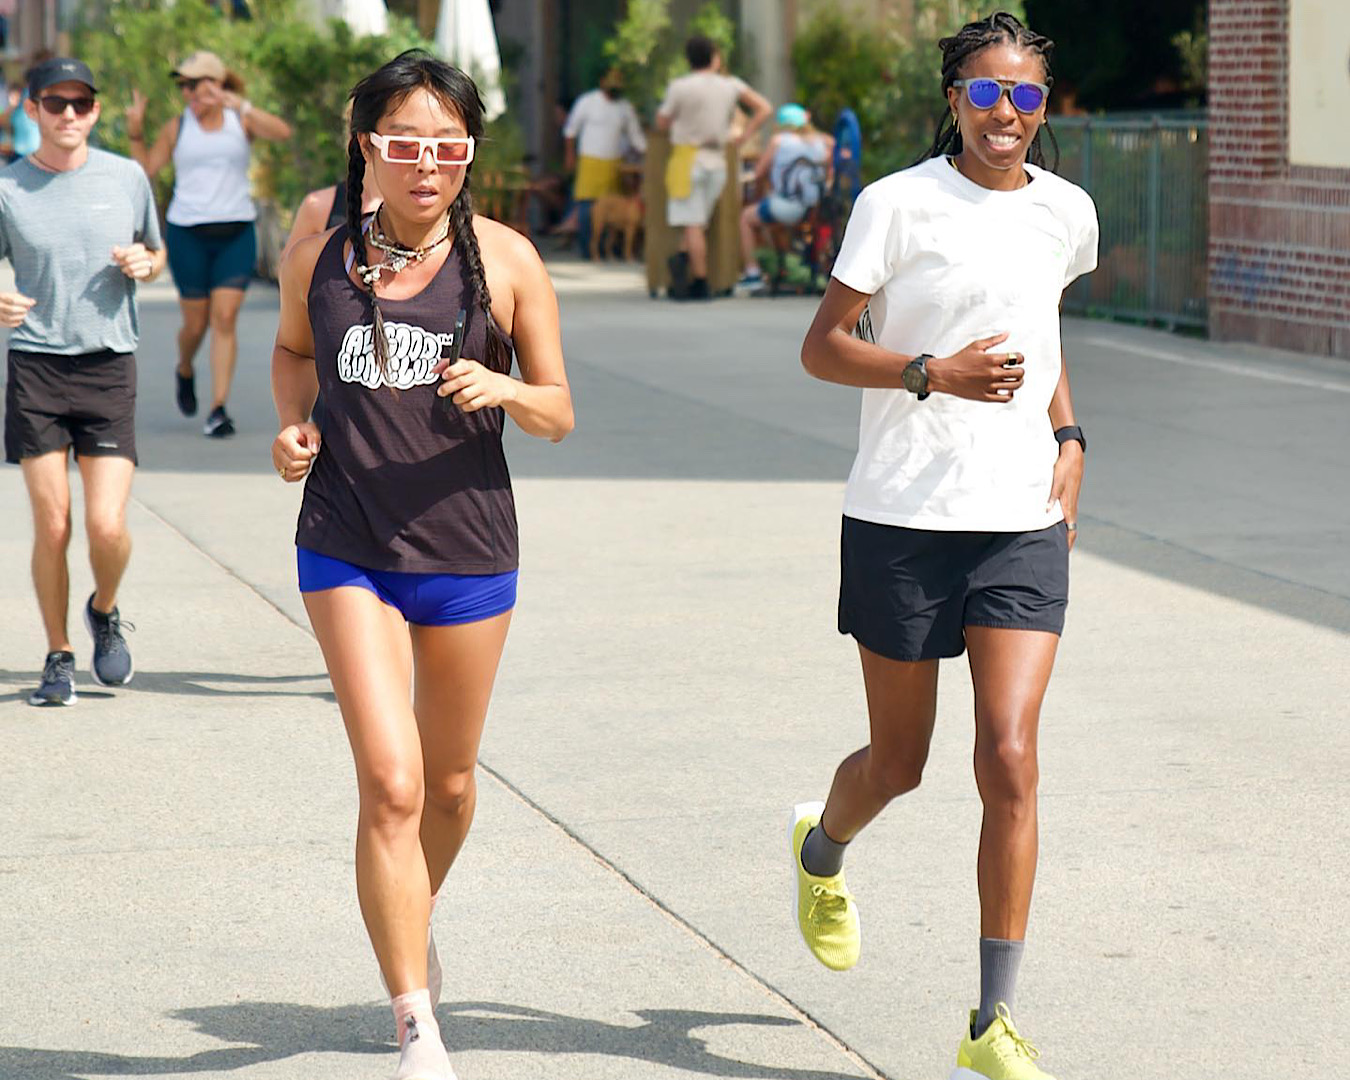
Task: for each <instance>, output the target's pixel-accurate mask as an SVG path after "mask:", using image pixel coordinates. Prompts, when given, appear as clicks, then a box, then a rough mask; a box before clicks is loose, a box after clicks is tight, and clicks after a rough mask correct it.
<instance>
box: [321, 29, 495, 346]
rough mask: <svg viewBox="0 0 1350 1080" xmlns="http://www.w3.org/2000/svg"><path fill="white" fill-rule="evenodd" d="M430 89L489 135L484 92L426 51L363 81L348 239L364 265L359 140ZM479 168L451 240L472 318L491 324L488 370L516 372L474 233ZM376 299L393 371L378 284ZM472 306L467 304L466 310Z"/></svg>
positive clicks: (355, 93)
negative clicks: (474, 193)
mask: <svg viewBox="0 0 1350 1080" xmlns="http://www.w3.org/2000/svg"><path fill="white" fill-rule="evenodd" d="M419 89H423V90H427V91H428V92H430V93H431V94H432V96H434V97H435V98H436V99H437V100H438V101H440V103H441V104H442V105H444V106H445V107H447V108H449V109H453V110H454V111H455V112H456V113H458V114H459V117H460V119H461V120H463V121H464V128H465V130H466V131H467V132H468V134H469V135H471V136H473V138H474V140H475V141H478V140H480V139H481V138H482V136H483V99H482V97H480V96H479V93H478V87H477V86H476V85H475V84H474V81H473V80H472V79H471V78H469V76H468V75H466V74H465V73H464V72H462V71H460V70H459V68H456V67H452V66H451V65H450V64H447V63H445V61H443V60H438V59H437V58H436V57H434V56H432V55H431V54H430V53H428V52H425V51H424V50H422V49H409V50H408V51H406V52H404V53H401V54H399V55H398V56H396V57H394V59H392V60H390V61H389V62H388V63H387V64H385V65H384V66H383V67H382V68H380V69H379V70H377V71H374V72H372V73H371V74H369V75H367V76H366V77H365V78H364V79H362V80H361V81H360V82H359V83H357V84H356V86H355V87H354V88H353V89H352V92H351V114H352V116H351V124H350V129H349V130H350V138H349V140H348V142H347V239H348V240H349V241H350V242H351V245H352V251H353V253H354V254H355V256H356V260H357V262H358V263H366V262H367V260H368V255H367V252H366V237H365V233H364V232H363V231H362V228H361V192H362V188H363V187H364V186H365V174H366V161H365V157H364V155H363V154H362V152H361V141H360V138H359V136H360V135H362V134H363V133H364V134H368V133H370V132H373V131H374V130H375V127H376V125H377V124H378V123H379V122H380V120H381V119H382V118H383V117H384V115H385V114H386V113H388V112H389V111H390V110H391V109H397V108H398V107H399V106H400V105H401V104H402V103H403V102H404V100H405V99H406V98H407V97H408V95H409V94H411V93H413V91H415V90H419ZM472 170H473V164H472V163H470V164H468V165H466V166H464V186H463V187H462V188H461V189H460V192H459V194H458V195H457V196H455V201H454V202H453V203H451V204H450V235H451V237H452V240H453V243H454V246H455V247H456V248H458V250H459V253H460V266H461V267H462V272H463V281H464V289H465V295H469V296H472V297H473V306H472V309H471V312H470V319H471V320H472V319H473V318H474V317H475V315H480V316H481V317H482V318H483V319H485V320H486V322H487V349H486V353H487V355H486V356H484V357H483V358H482V362H483V365H484V366H485V367H488V368H491V369H492V370H493V371H500V372H502V373H507V372H509V371H510V370H511V343H510V339H508V338H507V336H506V334H505V333H504V332H503V331H502V329H501V327H499V326H498V325H497V320H496V319H494V318H493V317H492V294H491V293H490V292H489V291H488V284H487V274H486V272H485V271H484V270H483V257H482V253H481V252H480V251H479V250H478V236H477V234H476V233H475V232H474V229H473V196H472V195H471V194H470V192H469V175H470V173H471V172H472ZM366 292H367V295H368V296H369V298H370V311H371V339H372V347H373V349H374V352H375V360H376V362H377V363H378V364H379V365H380V367H381V368H383V369H384V370H385V371H386V372H387V371H388V370H389V343H388V341H387V340H386V338H385V335H384V317H383V315H382V314H381V312H380V303H379V298H378V297H377V296H376V295H375V285H374V283H373V282H371V283H368V284H367V285H366ZM466 306H467V305H466Z"/></svg>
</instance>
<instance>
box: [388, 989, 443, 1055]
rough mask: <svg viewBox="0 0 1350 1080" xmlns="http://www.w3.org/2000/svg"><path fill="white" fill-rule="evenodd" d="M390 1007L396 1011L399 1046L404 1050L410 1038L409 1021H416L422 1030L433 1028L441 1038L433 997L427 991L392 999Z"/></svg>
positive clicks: (414, 991)
mask: <svg viewBox="0 0 1350 1080" xmlns="http://www.w3.org/2000/svg"><path fill="white" fill-rule="evenodd" d="M389 1005H390V1007H391V1008H392V1009H393V1010H394V1026H395V1028H397V1030H398V1045H399V1047H400V1048H402V1046H403V1044H404V1043H405V1042H406V1041H407V1037H408V1030H409V1028H408V1021H409V1020H410V1019H411V1020H415V1021H416V1022H417V1026H418V1027H419V1028H422V1029H426V1028H431V1029H432V1030H434V1031H436V1034H437V1036H439V1034H440V1031H439V1029H438V1028H437V1026H436V1014H435V1013H434V1012H432V1011H431V995H430V994H429V993H427V991H426V990H413V991H412V992H411V993H407V994H399V996H398V997H394V998H390V999H389Z"/></svg>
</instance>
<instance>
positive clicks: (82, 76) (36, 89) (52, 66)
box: [28, 56, 98, 98]
mask: <svg viewBox="0 0 1350 1080" xmlns="http://www.w3.org/2000/svg"><path fill="white" fill-rule="evenodd" d="M63 82H82V83H84V85H85V86H87V87H89V89H90V90H92V91H93V92H94V93H95V94H97V93H98V87H97V86H95V85H94V73H93V72H92V71H90V70H89V65H88V64H86V63H85V62H84V61H83V60H74V59H71V58H70V57H69V56H54V57H52V58H51V59H50V60H44V61H42V63H40V64H38V65H37V67H35V68H33V69H32V70H31V71H29V73H28V96H29V97H30V98H36V97H37V96H38V95H39V94H40V93H42V91H44V90H46V89H47V87H49V86H55V85H56V84H57V83H63Z"/></svg>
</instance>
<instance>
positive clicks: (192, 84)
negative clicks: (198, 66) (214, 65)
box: [174, 75, 216, 94]
mask: <svg viewBox="0 0 1350 1080" xmlns="http://www.w3.org/2000/svg"><path fill="white" fill-rule="evenodd" d="M215 81H216V80H215V79H211V78H208V77H207V76H205V75H201V76H199V77H198V78H195V79H186V78H184V79H174V83H175V84H177V86H178V89H179V90H186V91H187V92H188V93H189V94H190V93H192V92H193V91H194V90H196V89H197V87H198V86H199V85H200V84H201V83H204V82H215Z"/></svg>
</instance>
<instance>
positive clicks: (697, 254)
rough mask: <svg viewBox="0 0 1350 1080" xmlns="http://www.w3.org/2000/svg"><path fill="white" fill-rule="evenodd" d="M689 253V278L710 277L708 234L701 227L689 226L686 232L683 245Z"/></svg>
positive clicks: (686, 227)
mask: <svg viewBox="0 0 1350 1080" xmlns="http://www.w3.org/2000/svg"><path fill="white" fill-rule="evenodd" d="M681 246H682V247H683V248H684V250H685V251H687V252H689V276H690V277H691V278H695V279H697V278H706V277H707V276H708V234H707V232H706V231H705V230H704V228H703V227H702V226H701V225H687V226H685V230H684V243H683V244H682V245H681Z"/></svg>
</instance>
